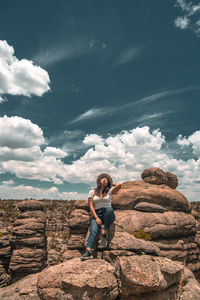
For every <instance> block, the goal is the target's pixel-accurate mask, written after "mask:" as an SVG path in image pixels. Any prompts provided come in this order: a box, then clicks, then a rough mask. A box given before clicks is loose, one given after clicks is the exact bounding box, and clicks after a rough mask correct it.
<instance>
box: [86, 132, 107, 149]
mask: <svg viewBox="0 0 200 300" xmlns="http://www.w3.org/2000/svg"><path fill="white" fill-rule="evenodd" d="M102 142H103V139H102V137H101V136H99V135H97V134H89V135H86V137H85V138H84V140H83V144H85V145H89V146H91V145H98V144H102Z"/></svg>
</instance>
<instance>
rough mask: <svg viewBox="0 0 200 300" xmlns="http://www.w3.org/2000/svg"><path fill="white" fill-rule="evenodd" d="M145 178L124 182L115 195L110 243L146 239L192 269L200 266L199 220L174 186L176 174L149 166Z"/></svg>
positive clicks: (119, 244) (161, 252) (197, 268)
mask: <svg viewBox="0 0 200 300" xmlns="http://www.w3.org/2000/svg"><path fill="white" fill-rule="evenodd" d="M142 178H143V181H132V182H131V181H130V182H125V183H124V184H122V188H121V190H120V191H119V192H118V193H117V195H116V196H115V197H114V199H113V206H114V207H115V208H116V209H117V211H116V216H117V217H116V222H115V234H114V238H113V240H112V241H111V247H112V248H115V249H117V248H118V249H119V248H122V247H123V245H122V244H124V241H125V240H130V239H133V237H137V238H140V239H144V240H145V239H146V240H148V244H149V245H151V246H152V247H156V248H157V251H158V252H157V253H158V255H159V256H164V257H168V258H171V259H172V260H178V261H182V262H184V263H185V264H186V265H187V266H188V267H189V269H190V270H191V271H197V270H199V269H200V253H199V252H200V251H199V245H198V242H197V230H196V220H195V218H194V217H193V215H192V214H191V207H190V204H189V202H188V200H187V199H186V198H185V197H184V195H183V194H181V193H180V192H178V191H177V190H175V188H176V187H177V185H178V180H177V178H176V175H174V174H172V173H169V172H166V173H165V172H164V171H162V170H161V169H159V168H150V169H147V170H145V171H144V172H143V174H142ZM152 249H153V248H152ZM132 250H134V249H132Z"/></svg>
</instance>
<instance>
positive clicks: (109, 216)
mask: <svg viewBox="0 0 200 300" xmlns="http://www.w3.org/2000/svg"><path fill="white" fill-rule="evenodd" d="M114 221H115V214H114V209H113V208H112V207H106V208H105V211H104V229H103V230H102V236H101V242H100V244H99V248H101V249H105V248H106V247H107V243H108V229H109V227H110V225H111V224H112V223H113V222H114Z"/></svg>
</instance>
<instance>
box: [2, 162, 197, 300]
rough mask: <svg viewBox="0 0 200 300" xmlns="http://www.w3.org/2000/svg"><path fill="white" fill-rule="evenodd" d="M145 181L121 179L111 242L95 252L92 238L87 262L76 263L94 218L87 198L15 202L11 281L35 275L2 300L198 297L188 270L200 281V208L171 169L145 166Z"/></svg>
mask: <svg viewBox="0 0 200 300" xmlns="http://www.w3.org/2000/svg"><path fill="white" fill-rule="evenodd" d="M142 179H143V180H141V181H128V182H125V183H123V184H122V187H121V189H120V190H119V191H118V193H117V194H116V195H115V196H114V197H113V201H112V205H113V207H114V208H115V215H116V220H115V223H114V224H113V226H112V228H111V229H110V231H109V244H108V247H107V249H106V250H104V251H102V250H101V249H99V248H98V238H97V241H96V245H95V251H94V255H95V259H93V260H90V261H83V262H82V261H81V260H80V256H81V253H83V251H84V250H85V243H86V240H87V237H88V234H89V224H90V218H91V216H90V213H89V209H88V205H87V200H78V201H76V202H74V203H73V202H70V203H69V202H64V201H57V202H55V201H51V202H49V204H47V202H45V201H43V202H41V201H35V200H27V201H22V202H19V203H18V207H19V214H18V217H17V219H16V220H15V221H14V223H13V229H12V243H13V244H12V245H13V250H12V249H11V248H9V249H10V250H9V251H10V252H9V253H11V251H12V255H11V259H10V258H9V259H10V267H9V270H10V271H11V275H12V277H13V278H14V279H19V278H20V277H23V276H25V275H27V274H30V273H33V272H39V271H40V272H39V273H36V274H32V275H29V276H27V277H25V278H23V279H21V280H19V281H17V282H16V283H14V284H12V285H11V286H9V287H6V288H2V289H1V290H0V299H5V300H12V299H16V300H18V299H19V300H20V299H35V300H37V299H38V300H39V299H48V300H49V299H52V300H53V299H69V300H78V299H83V300H89V299H93V300H100V299H109V300H110V299H118V300H119V299H120V300H139V299H143V300H160V299H162V300H171V299H182V300H188V299H192V300H199V299H200V285H199V283H198V282H197V280H196V279H195V277H194V274H193V272H194V273H195V276H196V278H200V276H199V274H200V259H199V258H200V253H199V245H200V242H199V237H200V223H199V221H200V209H199V210H198V207H195V206H194V205H193V206H192V207H193V209H192V211H191V206H190V203H189V202H188V201H187V199H186V198H185V197H184V195H183V194H181V193H180V192H178V191H177V190H176V187H177V185H178V180H177V177H176V175H175V174H172V173H169V172H164V171H163V170H161V169H159V168H150V169H147V170H145V171H144V172H143V173H142ZM42 203H43V204H45V205H47V209H46V214H47V227H46V232H45V218H44V213H43V208H44V206H42ZM46 235H47V236H48V239H47V241H46ZM5 239H6V234H5ZM7 242H8V244H7V245H8V247H10V242H9V239H7ZM2 245H3V244H2ZM46 250H47V252H48V256H46ZM0 251H1V240H0ZM9 255H10V254H9ZM9 255H8V257H9ZM0 258H1V257H0ZM59 262H62V263H60V264H59ZM51 265H52V266H51ZM45 266H48V268H45V269H44V270H42V269H43V268H44V267H45ZM9 270H8V268H7V270H6V272H7V273H6V274H7V275H8V273H9ZM41 270H42V271H41ZM0 272H1V269H0ZM0 274H1V273H0ZM8 276H9V275H8ZM0 280H1V277H0ZM13 295H14V297H13ZM180 296H181V298H180ZM178 297H179V298H178Z"/></svg>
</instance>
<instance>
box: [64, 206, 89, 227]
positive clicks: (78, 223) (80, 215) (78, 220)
mask: <svg viewBox="0 0 200 300" xmlns="http://www.w3.org/2000/svg"><path fill="white" fill-rule="evenodd" d="M90 218H91V217H90V214H89V213H88V212H87V211H85V210H83V209H76V210H74V211H72V213H71V215H70V216H69V219H68V224H69V228H70V229H71V230H72V231H78V232H80V233H81V232H85V233H86V232H87V229H88V226H89V224H90Z"/></svg>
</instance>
